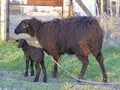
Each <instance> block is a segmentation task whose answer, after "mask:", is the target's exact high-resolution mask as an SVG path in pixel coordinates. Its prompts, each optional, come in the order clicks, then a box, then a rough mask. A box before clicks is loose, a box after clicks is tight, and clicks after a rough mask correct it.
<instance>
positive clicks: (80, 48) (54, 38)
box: [15, 16, 107, 82]
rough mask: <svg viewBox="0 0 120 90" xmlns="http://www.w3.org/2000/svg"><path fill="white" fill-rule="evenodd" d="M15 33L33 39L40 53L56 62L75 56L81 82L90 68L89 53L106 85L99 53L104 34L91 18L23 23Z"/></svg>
mask: <svg viewBox="0 0 120 90" xmlns="http://www.w3.org/2000/svg"><path fill="white" fill-rule="evenodd" d="M15 33H16V34H21V33H28V34H29V35H30V36H31V37H34V36H35V37H36V38H37V40H38V42H39V44H40V45H41V46H42V48H43V50H44V51H45V52H47V53H48V54H49V55H52V56H53V58H54V60H55V61H56V62H58V59H59V57H60V56H61V55H62V54H65V53H67V54H75V55H76V56H77V57H78V59H79V60H80V61H81V62H82V64H83V65H82V69H81V71H80V74H79V77H78V79H83V76H84V74H85V72H86V69H87V66H88V64H89V60H88V55H89V54H90V53H92V54H93V56H94V57H95V58H96V59H97V61H98V63H99V65H100V67H101V70H102V74H103V82H107V75H106V71H105V67H104V64H103V61H104V59H103V55H102V52H101V48H102V43H103V30H102V28H101V27H100V25H99V23H98V21H97V20H96V19H95V18H94V17H86V16H77V17H71V18H67V19H54V20H51V21H46V22H42V21H41V20H38V19H36V18H31V19H25V20H22V21H21V22H20V23H19V25H18V26H17V27H16V29H15ZM57 74H58V66H57V64H56V63H54V70H53V76H54V77H56V76H57Z"/></svg>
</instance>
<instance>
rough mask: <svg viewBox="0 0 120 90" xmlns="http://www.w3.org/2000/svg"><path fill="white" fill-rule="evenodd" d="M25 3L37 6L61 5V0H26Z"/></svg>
mask: <svg viewBox="0 0 120 90" xmlns="http://www.w3.org/2000/svg"><path fill="white" fill-rule="evenodd" d="M27 4H28V5H37V6H62V5H63V0H28V1H27Z"/></svg>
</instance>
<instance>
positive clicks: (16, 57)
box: [0, 41, 120, 90]
mask: <svg viewBox="0 0 120 90" xmlns="http://www.w3.org/2000/svg"><path fill="white" fill-rule="evenodd" d="M102 52H103V55H104V59H105V61H104V64H105V67H106V71H107V75H108V82H118V83H120V82H119V81H120V47H114V46H109V45H104V46H103V49H102ZM89 61H90V64H89V66H88V69H87V72H86V73H85V76H84V79H85V80H89V81H100V82H101V80H102V73H101V69H100V67H99V65H98V63H97V61H96V60H95V58H94V57H93V56H92V55H90V56H89ZM59 64H60V65H61V66H62V67H63V68H64V69H66V70H67V71H69V72H70V74H68V73H66V71H65V70H63V69H61V68H59V77H58V78H56V79H53V78H52V70H53V61H52V57H51V56H48V55H47V54H45V65H46V68H47V76H48V84H44V83H42V80H41V81H40V82H38V83H33V82H32V80H33V78H34V77H28V78H25V77H24V76H23V72H24V70H25V57H24V54H23V51H22V50H21V49H18V48H17V43H16V42H15V41H7V42H4V41H0V70H1V71H8V72H9V74H10V75H11V74H12V76H10V77H11V78H8V79H5V78H2V76H3V73H2V72H1V71H0V87H6V86H7V87H15V86H16V87H18V88H19V87H20V86H22V87H23V88H25V90H26V88H28V89H27V90H29V89H30V90H34V88H36V90H39V89H41V90H57V89H58V90H60V89H62V90H71V89H66V88H70V86H69V83H70V82H75V79H73V78H72V77H71V76H70V75H73V76H74V77H76V78H77V76H78V74H79V72H80V69H81V65H82V64H81V62H80V61H79V60H78V59H77V57H76V56H75V55H73V56H70V55H63V56H62V57H61V58H60V60H59ZM14 72H19V73H17V74H14ZM18 75H19V76H18ZM40 78H42V77H40ZM66 83H68V84H67V85H66ZM56 84H57V85H58V86H57V87H56ZM23 88H22V89H23ZM47 88H49V89H47ZM74 88H80V87H79V86H76V87H74ZM81 88H85V89H80V90H93V89H94V90H99V88H102V87H93V86H88V87H87V86H81ZM91 88H93V89H91ZM22 89H19V90H22ZM74 90H78V89H74ZM101 90H108V89H106V88H105V89H104V88H102V89H101ZM109 90H110V89H109Z"/></svg>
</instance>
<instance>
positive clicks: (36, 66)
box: [33, 63, 41, 82]
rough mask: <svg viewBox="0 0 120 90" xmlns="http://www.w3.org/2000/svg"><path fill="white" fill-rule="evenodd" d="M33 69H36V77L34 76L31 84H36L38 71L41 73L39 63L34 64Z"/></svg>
mask: <svg viewBox="0 0 120 90" xmlns="http://www.w3.org/2000/svg"><path fill="white" fill-rule="evenodd" d="M35 68H36V75H35V79H34V80H33V82H38V80H39V75H40V71H41V69H40V66H39V63H36V64H35Z"/></svg>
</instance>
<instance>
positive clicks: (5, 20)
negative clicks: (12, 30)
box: [1, 0, 9, 40]
mask: <svg viewBox="0 0 120 90" xmlns="http://www.w3.org/2000/svg"><path fill="white" fill-rule="evenodd" d="M8 11H9V0H1V40H8V38H9V12H8Z"/></svg>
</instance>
